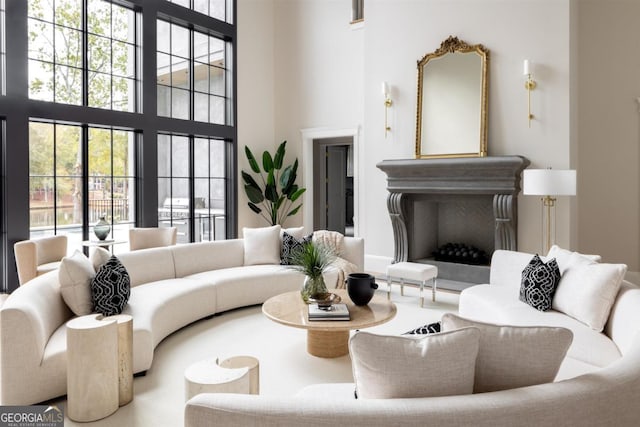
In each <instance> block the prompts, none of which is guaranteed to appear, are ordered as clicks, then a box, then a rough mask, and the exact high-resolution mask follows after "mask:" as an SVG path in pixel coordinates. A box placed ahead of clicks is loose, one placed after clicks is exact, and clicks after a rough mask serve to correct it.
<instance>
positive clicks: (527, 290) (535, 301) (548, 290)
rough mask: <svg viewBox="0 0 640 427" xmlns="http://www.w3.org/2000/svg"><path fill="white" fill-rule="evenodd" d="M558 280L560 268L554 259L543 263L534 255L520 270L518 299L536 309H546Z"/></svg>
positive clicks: (549, 306)
mask: <svg viewBox="0 0 640 427" xmlns="http://www.w3.org/2000/svg"><path fill="white" fill-rule="evenodd" d="M558 282H560V269H559V268H558V263H557V261H556V259H555V258H553V259H551V260H550V261H548V262H547V263H544V262H542V260H541V259H540V257H539V256H538V255H534V257H533V258H532V259H531V261H530V262H529V264H528V265H527V266H526V267H525V268H524V270H522V282H521V283H520V301H522V302H524V303H527V304H529V305H530V306H531V307H533V308H535V309H536V310H539V311H547V310H549V309H551V303H552V301H553V295H554V294H555V293H556V288H557V286H558Z"/></svg>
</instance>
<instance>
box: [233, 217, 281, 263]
mask: <svg viewBox="0 0 640 427" xmlns="http://www.w3.org/2000/svg"><path fill="white" fill-rule="evenodd" d="M242 235H243V237H244V265H257V264H280V226H279V225H273V226H271V227H261V228H246V227H245V228H243V229H242Z"/></svg>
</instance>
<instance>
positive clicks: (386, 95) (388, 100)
mask: <svg viewBox="0 0 640 427" xmlns="http://www.w3.org/2000/svg"><path fill="white" fill-rule="evenodd" d="M382 96H384V137H385V138H386V137H387V132H389V131H391V127H390V126H389V124H388V121H387V110H389V107H391V106H392V105H393V101H392V100H391V97H390V96H389V85H388V84H387V82H382Z"/></svg>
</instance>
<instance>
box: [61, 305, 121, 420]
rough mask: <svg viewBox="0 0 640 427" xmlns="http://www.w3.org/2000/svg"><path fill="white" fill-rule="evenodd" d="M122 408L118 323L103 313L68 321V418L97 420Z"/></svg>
mask: <svg viewBox="0 0 640 427" xmlns="http://www.w3.org/2000/svg"><path fill="white" fill-rule="evenodd" d="M117 409H118V321H117V320H116V319H111V320H104V318H103V316H102V315H101V314H89V315H87V316H81V317H76V318H75V319H71V320H70V321H68V322H67V415H68V416H69V418H70V419H72V420H74V421H80V422H87V421H95V420H99V419H101V418H104V417H106V416H108V415H111V414H112V413H114V412H115V411H116V410H117Z"/></svg>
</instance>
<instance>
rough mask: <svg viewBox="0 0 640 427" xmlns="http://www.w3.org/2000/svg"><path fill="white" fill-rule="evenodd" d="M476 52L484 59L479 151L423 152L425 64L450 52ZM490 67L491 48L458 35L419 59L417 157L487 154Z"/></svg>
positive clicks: (479, 155)
mask: <svg viewBox="0 0 640 427" xmlns="http://www.w3.org/2000/svg"><path fill="white" fill-rule="evenodd" d="M472 52H475V53H477V54H478V55H479V56H480V60H481V61H482V64H481V66H482V70H481V88H479V89H480V104H481V105H480V132H479V135H480V138H479V139H480V140H479V141H478V142H479V144H478V151H477V152H475V151H474V152H468V151H461V152H458V151H455V150H454V149H452V150H451V152H447V153H436V154H426V153H423V151H422V147H423V145H425V146H426V145H427V144H423V141H422V120H423V116H422V115H423V109H422V104H423V93H422V92H423V82H424V72H425V66H426V65H427V63H428V62H429V61H431V60H434V59H438V58H442V57H444V56H445V55H447V54H450V53H472ZM488 68H489V50H488V49H486V48H485V47H484V46H483V45H481V44H476V45H469V44H467V43H465V42H464V41H462V40H459V39H458V38H457V37H454V36H449V38H447V39H446V40H445V41H443V42H442V43H441V44H440V47H439V48H438V49H437V50H436V51H435V52H433V53H427V54H426V55H425V56H423V57H422V59H420V60H419V61H418V108H417V118H416V158H419V159H424V158H451V157H485V156H486V155H487V109H488V78H487V77H488Z"/></svg>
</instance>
